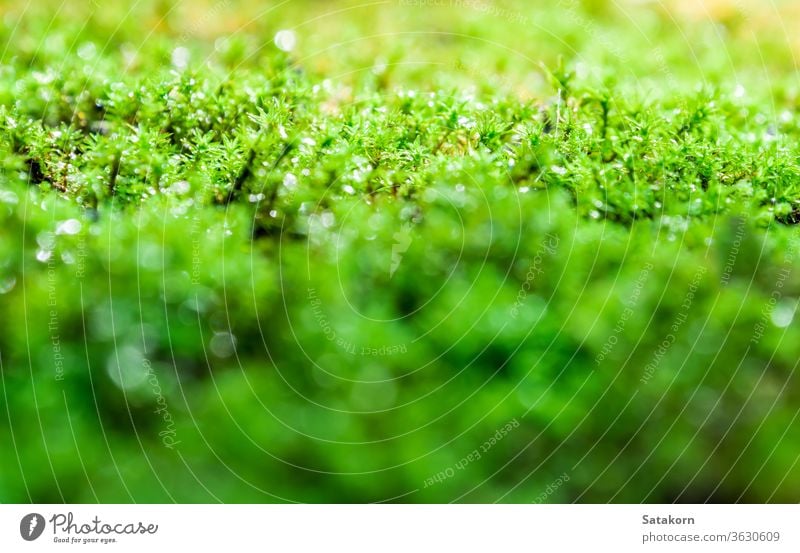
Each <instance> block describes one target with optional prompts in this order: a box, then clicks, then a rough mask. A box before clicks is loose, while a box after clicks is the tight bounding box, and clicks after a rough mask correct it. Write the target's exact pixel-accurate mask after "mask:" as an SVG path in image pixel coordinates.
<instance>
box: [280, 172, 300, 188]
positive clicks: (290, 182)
mask: <svg viewBox="0 0 800 553" xmlns="http://www.w3.org/2000/svg"><path fill="white" fill-rule="evenodd" d="M283 185H284V186H285V187H286V188H289V189H292V188H295V187H296V186H297V177H296V176H294V174H293V173H286V176H285V177H283Z"/></svg>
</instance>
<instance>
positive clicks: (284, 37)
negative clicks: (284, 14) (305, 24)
mask: <svg viewBox="0 0 800 553" xmlns="http://www.w3.org/2000/svg"><path fill="white" fill-rule="evenodd" d="M274 41H275V46H277V47H278V48H279V49H280V50H283V51H284V52H291V51H292V50H294V47H295V46H296V45H297V35H296V34H295V33H294V31H290V30H288V29H284V30H282V31H278V32H277V33H275V39H274Z"/></svg>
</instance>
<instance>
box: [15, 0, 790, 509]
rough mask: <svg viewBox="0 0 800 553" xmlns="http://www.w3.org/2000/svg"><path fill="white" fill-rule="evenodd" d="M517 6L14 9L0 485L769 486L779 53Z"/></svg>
mask: <svg viewBox="0 0 800 553" xmlns="http://www.w3.org/2000/svg"><path fill="white" fill-rule="evenodd" d="M44 4H46V2H44V3H43V5H44ZM525 6H526V5H524V4H522V3H519V4H515V3H509V7H508V10H511V11H508V12H504V13H500V12H491V13H486V12H479V11H476V10H461V11H460V12H459V13H458V16H457V17H454V16H453V14H454V11H453V10H452V9H446V8H436V9H423V8H420V7H414V6H411V5H407V4H403V3H401V4H397V5H392V6H389V7H387V11H370V10H363V9H361V8H354V9H355V10H356V11H355V12H354V13H351V12H347V11H344V12H341V13H339V12H337V13H336V14H333V15H330V16H329V17H328V18H327V19H326V18H323V21H322V22H315V20H314V19H313V18H312V17H311V16H309V15H308V13H306V12H307V11H308V10H311V12H314V13H316V12H317V11H321V10H322V11H324V10H323V8H322V7H320V6H319V5H318V4H316V3H314V2H293V3H290V5H289V6H286V7H285V8H282V9H281V10H279V11H278V12H276V14H275V15H274V16H273V17H271V18H269V20H259V19H253V20H251V21H252V22H251V23H250V24H248V25H245V26H244V27H243V28H239V27H237V26H236V25H234V23H232V22H233V21H235V20H236V18H235V17H233V15H231V14H232V12H234V11H235V8H240V9H242V10H244V9H245V7H244V6H238V4H237V5H236V6H234V5H233V4H231V5H230V6H228V5H227V3H222V4H219V5H216V6H210V7H208V8H207V9H206V10H205V11H199V12H197V13H195V14H194V16H193V17H190V18H188V19H186V20H184V19H182V18H181V17H180V16H179V15H176V13H173V12H170V11H169V9H168V8H166V7H164V6H162V5H161V3H158V2H138V3H136V6H134V8H133V9H134V12H133V13H131V14H128V15H126V14H124V13H122V12H121V10H119V11H120V13H117V10H116V9H115V10H108V11H101V10H97V9H94V8H91V7H90V8H84V9H87V10H89V12H90V13H88V12H87V14H86V15H87V16H88V17H89V21H90V24H89V25H86V26H85V27H84V26H82V24H79V23H77V22H78V21H79V15H80V14H79V13H78V12H75V14H73V15H65V13H66V12H65V13H62V14H59V15H55V16H53V15H52V14H51V13H44V12H42V13H37V11H36V10H34V11H32V12H30V13H27V12H26V13H25V14H22V12H21V11H19V12H14V11H11V12H9V14H8V15H7V16H6V17H5V19H4V23H3V26H2V27H0V37H2V38H3V39H4V40H3V42H4V43H7V44H8V45H9V46H8V47H7V48H6V51H5V52H4V53H3V54H2V57H0V60H2V64H3V65H2V67H1V68H0V164H2V165H0V236H2V239H1V240H0V312H2V317H0V352H2V354H1V356H0V361H1V362H2V365H1V366H0V371H2V372H0V376H2V386H3V388H2V391H3V393H2V394H0V412H3V413H5V414H4V415H3V416H2V417H0V421H2V422H0V445H2V448H3V451H9V452H12V453H11V454H9V455H3V456H0V501H27V500H32V501H37V502H54V501H55V502H57V501H62V500H66V501H95V500H99V501H109V502H117V501H122V502H126V501H134V500H135V501H139V502H141V501H172V500H176V501H213V500H223V501H232V502H235V501H242V502H248V501H282V500H287V501H333V502H341V501H381V500H387V499H391V498H401V500H403V501H451V500H464V501H498V500H501V501H523V502H524V501H535V500H537V498H540V494H542V492H543V491H544V490H545V489H547V487H548V485H550V484H552V483H553V482H554V481H556V480H557V479H558V478H560V477H561V476H562V475H563V474H564V473H565V472H566V473H567V474H568V476H569V479H568V480H566V479H564V480H563V481H559V482H560V483H559V485H558V486H557V489H556V490H555V491H554V492H553V495H552V496H548V500H549V501H573V500H583V501H609V500H611V501H659V502H669V501H674V500H692V501H703V500H706V499H714V500H720V501H734V500H746V501H754V502H760V501H787V502H788V501H796V499H797V494H798V487H800V473H798V470H800V469H799V468H798V466H797V463H796V461H797V451H796V445H795V444H796V443H797V442H798V439H800V436H798V435H797V433H798V431H797V428H798V427H797V425H796V424H794V423H795V420H794V416H795V414H796V411H797V406H798V402H799V401H800V398H798V397H797V392H796V390H797V389H798V387H797V381H796V376H795V375H796V371H795V368H796V360H797V358H798V354H800V347H798V345H797V344H800V340H799V339H798V338H799V336H798V328H797V325H796V324H790V323H792V321H793V317H794V313H795V310H796V308H797V297H798V294H799V293H800V284H798V279H797V278H796V274H795V273H796V271H797V267H798V264H800V261H798V255H797V232H796V226H795V225H796V223H797V222H798V221H800V188H798V184H797V183H798V182H800V173H799V168H798V159H800V156H799V154H800V152H798V145H797V144H798V135H799V134H800V131H799V130H798V124H797V86H796V83H795V82H794V81H793V80H792V79H790V78H788V77H787V75H788V68H789V67H790V65H791V56H790V55H789V54H788V53H787V52H781V51H780V49H779V45H777V44H773V38H771V37H766V38H765V42H764V44H763V48H764V51H765V52H772V53H774V54H775V55H774V56H772V57H770V59H769V63H768V64H767V63H761V64H760V65H759V62H757V61H754V60H753V59H752V53H751V52H750V51H749V50H748V49H747V48H746V45H738V44H737V43H736V42H735V41H732V40H731V41H729V42H725V43H723V44H724V45H725V46H726V47H727V48H728V50H727V57H725V56H724V55H723V53H720V52H719V51H718V49H715V48H713V47H712V46H713V45H709V44H707V33H708V26H705V25H702V24H698V23H693V24H690V23H682V24H685V25H686V27H685V29H684V30H685V31H686V32H687V33H689V35H688V36H689V37H691V38H692V39H693V40H696V43H693V44H694V45H695V47H696V48H695V50H694V52H695V54H696V58H695V62H694V63H691V64H689V63H685V59H686V58H685V54H686V49H687V46H688V45H687V44H685V43H682V42H681V41H680V39H679V36H680V35H679V34H678V30H676V28H671V29H670V28H669V27H666V28H665V24H666V23H665V22H669V21H670V20H671V19H670V18H671V14H665V13H656V12H650V11H647V10H644V9H640V8H631V12H630V13H629V14H625V13H617V12H615V11H613V10H609V9H604V7H605V8H608V6H607V3H604V2H584V3H577V2H576V3H570V2H565V3H563V5H561V6H558V7H552V6H551V7H549V8H545V7H541V8H537V9H536V10H537V11H535V12H534V11H531V8H530V7H525ZM350 7H352V6H350ZM331 9H332V8H331ZM215 10H216V11H215ZM359 10H362V11H359ZM332 11H333V10H332ZM203 14H213V17H204V15H203ZM392 14H394V15H392ZM512 15H513V17H512ZM628 15H631V16H632V17H634V18H635V20H636V21H638V22H639V24H640V25H641V29H645V30H647V31H649V32H650V34H649V35H648V37H643V36H639V35H638V34H637V33H635V32H633V31H632V30H631V29H630V28H628V27H626V21H628V20H627V19H626V17H627V16H628ZM306 20H309V21H310V23H309V24H308V25H309V26H307V27H303V26H302V25H300V26H298V27H297V29H296V33H297V39H298V46H297V48H296V49H295V50H294V51H292V52H290V53H287V52H284V51H281V50H279V49H278V48H277V47H276V46H275V45H274V43H273V42H272V37H273V36H274V35H275V33H276V31H277V30H279V29H280V28H283V27H286V28H290V27H291V26H292V25H298V24H299V23H300V22H302V21H306ZM278 21H280V22H282V23H283V24H282V25H277V26H276V22H278ZM737 21H738V20H736V19H735V18H734V19H731V20H727V23H726V24H727V25H730V26H731V32H732V33H733V32H735V28H736V26H737V25H740V23H738V22H737ZM446 22H449V23H450V25H451V27H444V25H445V23H446ZM226 29H227V30H226ZM387 29H388V30H391V31H393V32H394V34H393V35H391V36H389V37H382V35H381V34H380V33H379V32H376V31H381V30H387ZM444 29H450V30H444ZM665 29H666V30H665ZM414 30H416V31H418V32H417V33H416V35H415V34H414V33H412V31H414ZM514 32H516V33H518V34H517V35H516V36H529V37H531V41H532V45H530V44H529V45H522V46H514V47H512V46H510V45H509V46H508V47H507V48H503V47H502V45H503V44H509V42H508V37H509V36H513V34H514ZM148 33H152V34H149V35H148ZM552 33H556V34H557V36H559V37H563V38H564V42H557V41H553V40H552V37H551V40H549V41H545V40H544V38H545V37H547V36H548V35H552ZM145 36H147V37H148V38H147V39H146V40H144V41H142V39H143V38H144V37H145ZM612 36H613V37H617V38H618V41H617V42H616V43H614V44H612V43H611V42H609V39H608V38H604V37H612ZM349 40H353V41H356V43H354V44H351V43H349V42H348V41H349ZM650 40H654V41H656V42H657V43H658V44H660V45H661V46H659V47H658V48H657V49H654V48H653V46H652V44H651V43H650ZM331 44H339V46H338V47H336V48H335V50H336V52H338V54H337V55H334V54H332V53H331V52H327V51H325V50H324V49H323V47H324V46H326V45H328V46H330V45H331ZM648 44H649V46H648ZM426 45H427V46H428V48H426ZM534 46H535V48H534ZM178 49H180V50H178ZM533 50H536V52H534V51H533ZM420 60H421V61H420ZM533 60H537V61H538V60H543V62H544V63H542V64H538V63H534V62H533ZM731 63H732V64H734V65H735V67H736V69H737V72H736V75H731V74H730V73H726V67H727V64H731ZM763 74H767V75H768V76H769V77H770V78H769V80H766V81H765V80H764V78H763ZM512 421H517V422H518V423H519V424H518V425H512V427H513V428H512V429H511V430H509V431H508V432H507V433H504V434H503V435H502V439H497V438H496V437H495V439H494V441H492V438H493V436H496V434H497V432H498V431H499V429H502V428H504V427H506V425H508V424H509V423H511V422H512ZM487 442H488V443H490V446H489V447H485V444H486V443H487ZM476 449H477V451H478V453H479V455H478V456H477V457H476V456H475V455H472V457H470V455H471V454H473V453H474V451H476ZM465 458H466V459H468V460H467V461H464V459H465ZM441 475H444V476H441Z"/></svg>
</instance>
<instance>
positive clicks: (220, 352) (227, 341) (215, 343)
mask: <svg viewBox="0 0 800 553" xmlns="http://www.w3.org/2000/svg"><path fill="white" fill-rule="evenodd" d="M209 347H210V348H211V351H212V353H213V354H214V355H216V356H217V357H230V356H231V355H233V352H234V351H235V350H236V336H234V335H233V334H231V333H230V332H215V333H214V336H213V337H212V338H211V343H210V344H209Z"/></svg>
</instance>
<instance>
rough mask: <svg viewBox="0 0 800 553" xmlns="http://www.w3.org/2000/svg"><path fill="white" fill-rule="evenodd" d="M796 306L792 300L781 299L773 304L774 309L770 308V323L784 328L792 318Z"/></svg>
mask: <svg viewBox="0 0 800 553" xmlns="http://www.w3.org/2000/svg"><path fill="white" fill-rule="evenodd" d="M796 308H797V305H796V304H795V303H793V302H789V301H782V302H780V303H779V304H778V305H776V306H775V309H773V310H772V314H771V315H770V318H771V319H772V324H774V325H775V326H777V327H778V328H786V327H787V326H789V325H790V324H791V322H792V320H793V319H794V312H795V309H796Z"/></svg>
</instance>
